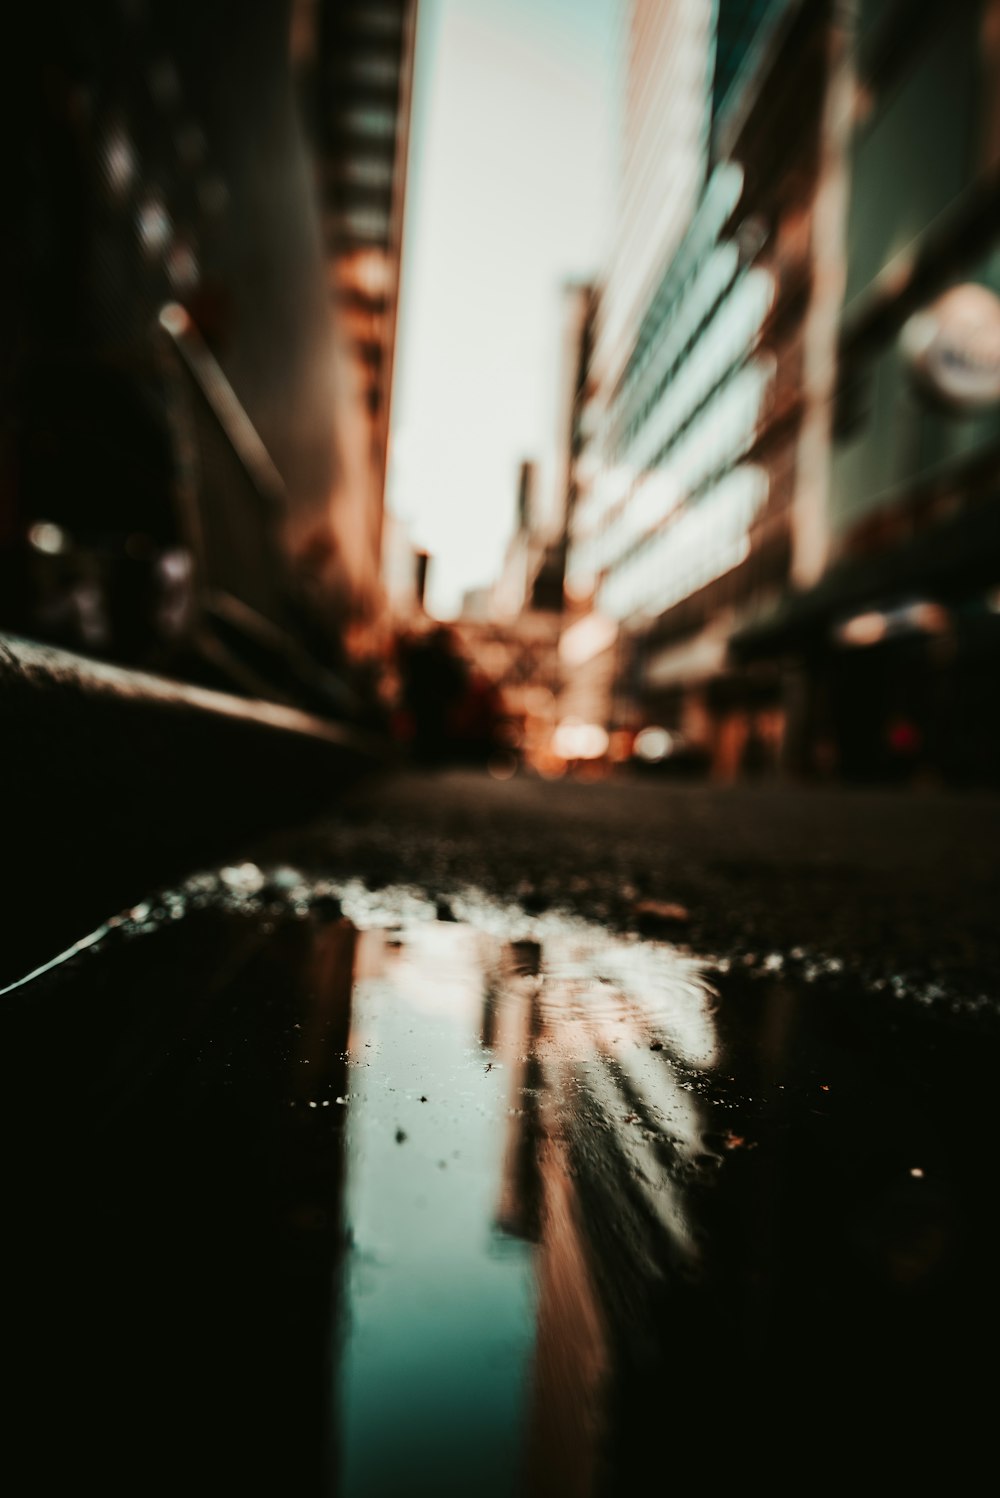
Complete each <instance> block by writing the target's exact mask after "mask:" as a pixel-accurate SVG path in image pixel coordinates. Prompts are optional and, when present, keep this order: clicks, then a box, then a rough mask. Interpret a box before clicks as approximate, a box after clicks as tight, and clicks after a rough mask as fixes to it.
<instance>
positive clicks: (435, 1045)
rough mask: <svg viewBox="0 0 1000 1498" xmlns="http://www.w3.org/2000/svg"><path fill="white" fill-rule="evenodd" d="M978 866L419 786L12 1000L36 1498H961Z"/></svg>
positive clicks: (917, 833) (984, 1219)
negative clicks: (808, 1495) (754, 1497)
mask: <svg viewBox="0 0 1000 1498" xmlns="http://www.w3.org/2000/svg"><path fill="white" fill-rule="evenodd" d="M998 834H1000V803H998V802H997V801H996V800H994V799H987V798H971V797H969V798H957V797H949V796H944V795H938V794H930V793H926V794H904V793H899V794H892V795H889V794H876V793H870V792H860V791H858V792H852V791H835V790H830V791H824V792H807V791H799V790H793V789H779V788H768V787H765V786H759V787H754V788H747V789H739V790H736V789H733V790H719V789H713V788H709V787H704V786H695V787H690V788H687V787H668V786H656V785H653V784H651V783H646V782H643V783H638V782H635V783H627V784H626V783H622V784H606V783H605V784H597V785H583V784H579V783H570V782H560V783H555V784H552V783H546V782H542V781H535V780H529V779H526V778H517V779H515V780H513V781H509V782H504V783H498V782H495V781H491V780H489V779H487V778H486V777H485V776H479V775H476V774H473V773H471V772H462V773H459V772H455V773H450V772H449V773H440V774H426V775H415V774H407V775H401V776H396V777H391V778H389V779H386V780H379V781H374V782H370V783H368V784H358V785H357V786H356V787H355V788H354V789H353V790H352V791H351V792H350V794H349V795H348V796H347V797H345V799H344V801H343V803H342V804H341V805H340V807H339V808H338V809H337V810H336V811H335V812H329V813H326V814H324V815H323V817H322V818H320V819H319V820H314V821H312V822H311V823H310V822H307V823H305V824H304V825H302V826H300V827H299V828H298V829H297V830H294V831H286V832H282V833H281V834H280V835H273V836H271V838H270V839H269V840H268V841H266V842H265V841H261V840H260V838H259V837H254V836H251V835H250V834H249V832H248V834H247V836H246V837H245V838H244V839H242V840H241V839H239V838H236V839H234V841H233V844H232V847H231V851H230V854H229V857H228V862H224V863H217V864H211V865H207V866H204V867H200V868H199V867H195V868H192V869H191V871H190V873H189V875H188V876H187V877H185V878H180V879H171V881H170V882H169V884H168V887H166V888H159V889H157V888H152V887H151V888H150V889H149V890H148V892H147V896H146V897H145V898H144V899H142V900H140V901H137V903H136V904H135V905H134V906H133V907H132V908H131V909H129V910H127V911H123V912H120V913H118V915H117V916H115V918H114V919H113V920H110V921H109V922H107V923H106V924H105V925H104V926H103V928H101V929H100V930H99V931H97V932H95V933H94V938H95V939H94V941H93V942H92V943H91V944H90V945H88V946H86V947H83V948H81V949H80V950H79V952H78V953H77V954H76V955H75V956H73V957H72V958H70V959H68V960H66V961H64V962H61V963H57V964H55V965H54V966H52V967H50V968H49V969H48V970H47V971H45V972H43V973H41V974H39V975H38V976H36V977H34V978H32V979H30V980H29V981H27V982H24V983H21V984H19V985H18V986H16V987H14V988H13V989H11V990H9V991H8V992H7V993H6V994H5V996H4V997H3V1000H2V1002H3V1003H4V1006H5V1008H4V1025H5V1042H6V1044H5V1046H4V1050H3V1052H2V1055H3V1068H4V1070H3V1078H2V1086H0V1106H2V1108H3V1110H4V1115H3V1120H2V1122H3V1128H2V1129H0V1139H2V1140H3V1142H4V1143H3V1159H2V1161H0V1167H2V1171H3V1176H2V1178H3V1180H4V1185H5V1203H6V1207H7V1223H6V1230H5V1236H6V1250H7V1268H6V1277H5V1296H4V1305H3V1314H4V1327H5V1341H4V1358H5V1362H6V1364H7V1367H6V1372H7V1375H8V1377H7V1386H8V1388H9V1389H11V1390H12V1391H13V1392H12V1394H11V1396H10V1397H9V1399H8V1404H7V1410H6V1429H5V1446H6V1450H7V1453H8V1465H9V1468H10V1471H11V1473H12V1474H13V1473H16V1474H17V1480H16V1482H15V1483H14V1487H15V1489H16V1490H17V1491H18V1492H19V1493H29V1492H30V1493H36V1492H37V1493H50V1492H54V1491H62V1490H67V1489H69V1488H70V1487H72V1488H73V1489H74V1490H75V1489H76V1488H77V1487H88V1488H94V1489H95V1490H99V1491H100V1492H102V1493H104V1494H109V1493H115V1494H119V1493H120V1494H126V1493H127V1494H129V1495H133V1494H146V1493H152V1492H157V1493H159V1492H170V1493H171V1494H175V1493H179V1492H183V1493H187V1494H199V1495H201V1494H205V1495H208V1494H211V1495H213V1498H214V1495H218V1494H228V1493H240V1494H245V1493H257V1492H260V1493H264V1494H269V1495H271V1494H273V1495H279V1494H280V1495H282V1498H284V1495H290V1498H291V1495H303V1498H306V1495H309V1498H312V1495H314V1494H315V1495H319V1494H343V1495H351V1498H355V1495H357V1498H369V1495H382V1494H385V1495H396V1494H406V1495H417V1494H434V1495H442V1494H456V1495H457V1494H461V1495H466V1494H472V1493H475V1494H506V1495H521V1494H525V1495H529V1494H530V1495H535V1494H543V1493H544V1494H546V1495H562V1494H566V1495H585V1494H594V1495H595V1498H596V1495H601V1498H614V1495H617V1494H619V1493H633V1492H639V1491H642V1492H648V1491H653V1492H659V1491H665V1490H667V1489H668V1488H671V1487H673V1488H676V1487H678V1486H679V1485H684V1486H686V1487H690V1486H691V1485H692V1484H697V1485H698V1488H699V1489H702V1490H705V1489H707V1490H709V1491H713V1492H714V1491H727V1492H728V1491H733V1490H736V1489H740V1490H742V1489H748V1490H749V1489H759V1488H761V1487H764V1488H765V1490H766V1491H768V1492H771V1493H775V1492H777V1493H781V1494H788V1495H792V1494H795V1495H799V1494H801V1493H803V1492H805V1491H812V1490H816V1489H818V1490H819V1491H823V1492H826V1491H830V1492H834V1491H836V1492H838V1493H842V1492H843V1491H845V1490H846V1486H847V1485H848V1484H850V1486H851V1487H852V1488H853V1487H855V1486H858V1485H861V1486H864V1487H866V1488H867V1487H868V1486H876V1485H877V1486H879V1487H884V1488H886V1489H888V1490H891V1491H899V1490H904V1489H909V1490H912V1491H918V1490H919V1491H925V1490H927V1489H928V1488H930V1487H931V1486H933V1487H938V1488H939V1487H941V1486H943V1485H946V1487H947V1489H948V1490H950V1491H962V1492H964V1491H966V1490H969V1489H971V1488H972V1487H973V1486H974V1485H978V1484H979V1483H980V1481H981V1480H982V1477H981V1474H982V1473H983V1472H988V1471H989V1470H990V1467H991V1464H992V1461H993V1446H994V1440H993V1420H994V1409H993V1406H994V1403H995V1400H994V1391H993V1376H992V1371H991V1360H992V1356H993V1348H994V1347H995V1345H996V1343H997V1337H998V1334H1000V1296H998V1288H997V1274H996V1252H995V1250H996V1241H997V1227H998V1220H997V1219H998V1214H997V1210H996V1206H995V1197H996V1165H995V1154H996V1151H995V1146H994V1144H993V1135H994V1133H995V1129H996V1114H995V1098H996V1076H997V1068H998V1064H1000V991H998V984H997V971H998V966H997V955H998V953H997V932H996V922H995V919H994V907H995V897H996V890H997V879H996V874H997V861H998V851H997V850H998V847H1000V840H998ZM108 914H109V915H111V914H112V912H108ZM83 934H84V933H83V932H82V931H81V935H83Z"/></svg>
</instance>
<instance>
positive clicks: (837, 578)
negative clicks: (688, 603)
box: [733, 0, 1000, 784]
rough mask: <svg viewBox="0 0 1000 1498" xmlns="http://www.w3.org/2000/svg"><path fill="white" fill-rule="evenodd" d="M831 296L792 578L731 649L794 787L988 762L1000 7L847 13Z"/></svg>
mask: <svg viewBox="0 0 1000 1498" xmlns="http://www.w3.org/2000/svg"><path fill="white" fill-rule="evenodd" d="M853 12H854V16H853V19H854V25H853V31H852V38H851V43H852V44H851V54H850V61H851V70H852V73H853V82H852V87H851V108H850V111H849V119H848V132H847V134H848V140H847V162H848V166H849V205H848V215H847V236H846V285H845V286H844V298H843V311H842V317H841V321H840V326H839V339H838V370H837V381H836V405H835V416H834V433H833V435H834V443H833V450H832V463H831V467H830V472H829V478H828V480H827V481H826V482H825V483H824V484H823V486H822V488H821V489H819V490H818V492H817V493H816V494H813V495H811V496H806V499H807V500H808V501H809V502H808V503H807V504H805V505H804V506H803V509H802V513H801V516H800V520H801V529H800V533H799V535H798V538H797V544H798V550H799V552H800V559H801V562H802V565H801V566H800V567H799V569H798V570H797V573H796V575H795V576H794V578H793V583H794V586H793V588H792V589H791V590H790V591H789V593H788V595H787V596H786V597H784V598H782V599H781V600H780V601H779V602H778V604H777V605H776V606H774V607H772V608H771V609H769V610H766V611H764V612H762V613H761V615H760V616H759V617H758V618H756V619H754V620H752V621H749V622H748V624H747V626H746V628H745V629H743V630H742V631H740V632H739V633H738V634H737V635H736V637H735V639H734V642H733V645H734V653H735V654H736V657H737V659H739V660H740V661H742V662H747V663H751V662H758V663H761V662H765V661H767V662H770V663H775V662H778V663H780V666H781V669H782V671H783V673H784V676H785V679H786V682H787V683H788V689H789V692H788V696H789V728H790V737H791V749H792V752H793V754H794V760H795V763H796V765H797V766H798V767H799V768H801V769H802V770H804V771H807V772H813V773H816V772H823V771H828V772H829V771H833V772H836V773H839V774H842V775H846V776H850V777H856V778H865V779H871V778H897V779H898V778H909V777H911V776H912V775H914V774H916V775H920V774H925V775H929V776H933V777H936V778H938V779H945V780H948V781H951V782H953V783H959V784H969V783H980V784H982V783H990V784H995V783H996V780H997V775H998V770H997V766H998V764H1000V711H998V708H997V700H996V692H995V685H994V684H995V681H996V676H997V670H998V668H1000V612H998V610H1000V504H998V500H1000V492H998V477H997V476H998V473H1000V295H998V294H1000V6H998V5H997V4H996V3H995V0H960V3H956V4H953V5H949V6H939V5H935V4H932V3H923V0H912V3H907V4H898V3H876V0H859V3H857V4H856V5H855V6H854V7H853Z"/></svg>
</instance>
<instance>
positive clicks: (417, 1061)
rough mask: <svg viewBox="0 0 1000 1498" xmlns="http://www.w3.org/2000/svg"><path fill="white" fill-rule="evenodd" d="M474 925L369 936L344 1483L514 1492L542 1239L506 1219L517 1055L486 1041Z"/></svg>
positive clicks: (345, 1359) (359, 1009) (363, 976)
mask: <svg viewBox="0 0 1000 1498" xmlns="http://www.w3.org/2000/svg"><path fill="white" fill-rule="evenodd" d="M484 943H486V944H487V945H490V946H492V945H494V943H493V941H492V939H491V938H488V937H484V936H482V935H481V934H477V933H476V932H475V931H473V930H471V929H470V928H469V927H467V926H461V925H458V924H445V923H427V924H424V925H422V926H418V927H416V928H411V930H410V931H409V932H408V935H407V941H406V944H405V946H394V945H393V944H392V941H391V939H390V938H388V937H387V936H386V935H385V934H384V933H382V932H378V931H370V932H367V933H365V934H364V935H363V936H362V938H361V943H360V950H359V954H358V968H357V974H358V982H357V986H356V990H355V996H354V1013H353V1023H352V1032H351V1041H350V1057H351V1066H350V1069H349V1078H350V1094H349V1096H348V1098H347V1100H346V1104H345V1106H346V1107H347V1108H348V1110H349V1114H348V1154H349V1162H350V1164H349V1169H348V1185H347V1201H346V1217H347V1223H348V1228H349V1232H350V1234H351V1238H352V1248H351V1253H350V1256H349V1268H348V1273H347V1281H346V1286H345V1304H344V1307H343V1311H344V1316H343V1341H342V1358H341V1368H340V1387H339V1399H340V1417H339V1421H338V1422H337V1424H338V1425H339V1443H340V1451H341V1458H340V1471H341V1481H340V1483H339V1485H338V1491H339V1492H341V1493H342V1494H343V1495H345V1498H361V1495H364V1498H372V1495H376V1494H381V1493H386V1494H389V1493H392V1494H397V1493H408V1494H413V1493H418V1492H431V1491H433V1492H434V1493H437V1494H444V1493H463V1494H466V1493H469V1492H471V1491H475V1492H476V1493H480V1494H494V1493H495V1494H507V1493H515V1492H516V1491H517V1486H518V1474H519V1468H520V1453H521V1447H522V1426H523V1423H524V1420H525V1413H526V1402H527V1398H528V1383H529V1378H530V1366H531V1359H532V1353H533V1346H534V1338H535V1331H534V1324H535V1304H534V1298H535V1292H534V1276H533V1270H532V1258H531V1252H532V1251H531V1248H530V1246H529V1245H528V1244H526V1243H524V1242H521V1241H519V1240H518V1239H516V1238H513V1237H510V1236H508V1235H506V1234H505V1233H503V1232H501V1231H500V1230H499V1229H498V1227H497V1226H496V1222H497V1218H498V1211H499V1204H500V1200H501V1195H502V1185H503V1182H502V1172H503V1166H504V1138H505V1127H506V1124H507V1114H508V1108H509V1097H508V1089H509V1086H510V1074H509V1069H508V1068H507V1066H506V1065H505V1064H504V1063H503V1062H502V1061H500V1060H498V1059H497V1058H496V1054H495V1052H493V1051H492V1050H491V1049H490V1048H489V1047H488V1046H487V1045H484V1044H483V1043H482V1039H481V1035H482V1023H481V1021H482V1011H483V999H484V995H483V957H484V952H483V947H484Z"/></svg>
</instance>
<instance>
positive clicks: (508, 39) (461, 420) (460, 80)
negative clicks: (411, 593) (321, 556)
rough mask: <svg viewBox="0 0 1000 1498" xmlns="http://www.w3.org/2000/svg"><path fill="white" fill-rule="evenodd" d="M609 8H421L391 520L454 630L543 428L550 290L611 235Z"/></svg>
mask: <svg viewBox="0 0 1000 1498" xmlns="http://www.w3.org/2000/svg"><path fill="white" fill-rule="evenodd" d="M617 16H618V4H617V0H419V31H418V41H417V54H416V73H415V80H414V99H413V120H412V140H411V152H410V168H409V171H410V176H409V181H408V188H407V192H408V197H407V210H406V211H407V219H406V231H405V232H406V239H405V243H404V261H403V280H402V290H401V304H400V327H399V344H398V354H397V367H396V385H395V393H394V397H393V399H394V412H393V437H392V449H391V459H390V476H389V489H388V505H389V508H390V509H392V510H393V511H394V513H395V514H397V515H398V516H400V518H401V519H403V520H404V521H405V522H406V523H407V525H408V526H409V527H410V530H411V534H412V537H413V540H414V541H415V542H416V544H417V545H419V546H424V547H426V549H427V550H428V551H429V552H430V553H431V556H432V560H431V564H430V571H429V579H428V595H427V605H428V608H429V610H430V612H431V613H432V614H435V615H437V616H438V617H439V618H449V617H452V616H453V615H454V614H456V613H457V612H458V609H459V606H460V604H461V596H462V593H463V591H464V590H465V589H466V588H470V587H477V586H479V585H480V584H483V583H489V582H492V581H493V579H494V578H495V577H496V576H497V574H498V572H499V568H500V563H501V560H502V557H503V552H504V548H505V546H506V543H507V540H508V539H509V537H510V534H511V530H512V527H513V520H514V501H515V489H516V482H517V472H518V466H519V464H520V462H521V459H522V458H531V457H535V458H539V459H542V460H544V457H545V449H546V447H547V445H548V444H549V443H550V441H551V432H552V429H553V428H554V414H553V411H554V401H555V380H556V368H557V326H558V305H559V302H558V298H559V287H560V284H561V283H562V281H564V280H566V279H571V278H580V277H589V276H591V275H593V274H594V273H595V272H596V271H597V270H598V269H599V267H600V265H601V263H602V260H603V256H604V253H605V245H606V240H607V236H608V234H609V231H610V227H611V225H610V219H611V212H610V201H611V178H612V150H613V138H614V137H613V126H612V121H613V117H614V109H615V102H614V99H615V89H614V59H615V56H616V48H617V36H618V25H619V23H618V19H617Z"/></svg>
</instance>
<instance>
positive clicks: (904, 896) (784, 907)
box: [272, 770, 1000, 1011]
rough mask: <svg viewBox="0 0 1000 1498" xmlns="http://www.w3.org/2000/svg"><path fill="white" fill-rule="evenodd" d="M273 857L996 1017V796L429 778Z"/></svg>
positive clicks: (346, 814)
mask: <svg viewBox="0 0 1000 1498" xmlns="http://www.w3.org/2000/svg"><path fill="white" fill-rule="evenodd" d="M272 846H273V848H274V849H275V850H276V851H280V850H281V848H282V847H283V846H287V847H288V848H289V849H290V850H292V851H294V853H295V855H296V857H297V858H298V859H299V860H300V861H303V862H304V863H306V864H307V865H309V866H312V867H315V868H318V869H322V870H337V871H339V872H341V873H342V874H343V875H345V876H360V877H363V878H364V879H365V880H366V881H367V882H368V883H369V884H370V885H372V886H378V885H379V884H386V885H389V884H400V883H406V882H412V883H414V884H416V885H417V886H419V887H421V888H424V889H427V890H428V891H429V892H431V893H435V892H436V893H439V894H440V895H442V896H445V897H447V896H448V895H450V894H454V893H456V892H460V891H462V890H463V888H466V887H468V886H472V887H474V888H477V889H480V890H484V891H486V892H488V893H489V894H491V895H492V896H494V897H496V898H498V899H501V900H503V901H509V902H513V903H515V904H516V905H519V906H521V907H523V908H525V909H527V910H528V911H531V912H539V911H542V910H553V909H555V910H564V911H567V912H571V913H574V914H577V915H582V916H584V917H586V918H587V919H590V920H594V921H597V922H600V923H603V924H606V925H608V926H610V927H611V928H612V929H615V930H620V931H639V932H641V933H645V934H647V935H650V936H659V937H664V938H669V939H671V940H674V941H676V942H680V943H682V944H683V945H685V946H686V947H687V948H688V949H690V950H691V951H693V952H695V953H698V954H701V955H706V954H714V955H717V956H727V957H730V958H732V959H733V960H737V961H739V960H744V959H748V958H750V959H753V958H760V959H764V958H766V957H767V956H768V955H769V954H771V953H775V952H777V953H780V954H781V955H782V956H783V957H784V959H785V960H786V961H791V962H792V963H793V964H794V962H795V961H796V958H795V957H794V956H791V955H790V954H793V953H795V952H797V951H801V952H803V953H804V957H803V959H801V960H802V961H804V962H805V964H806V965H808V964H809V962H810V960H811V959H813V958H816V959H817V960H819V959H822V960H825V959H831V958H832V959H834V960H836V961H839V962H842V963H843V964H844V965H845V967H847V968H849V969H850V970H851V971H852V972H853V973H856V974H859V975H861V974H864V975H865V977H866V978H867V979H870V980H874V981H876V982H877V981H878V980H879V979H882V980H884V981H886V982H888V983H890V984H893V985H895V986H896V987H898V988H905V990H906V992H908V993H910V994H911V995H914V994H918V993H919V994H924V995H925V996H926V995H927V994H928V993H930V994H931V995H933V994H936V993H937V992H938V991H939V990H940V991H941V993H942V995H943V996H945V998H946V1001H947V1000H948V999H952V1000H954V1002H955V1003H956V1004H957V1005H959V1006H961V1007H969V1006H970V1005H971V1006H973V1007H975V1006H976V1005H977V1004H979V1006H980V1007H981V1008H983V1009H984V1011H988V1010H990V1009H991V1008H993V1007H994V1004H995V1001H996V998H997V982H998V978H1000V922H998V920H997V897H998V894H1000V796H997V795H983V794H968V795H960V794H956V793H951V792H943V791H931V790H928V791H908V790H898V791H896V790H878V789H867V788H866V789H852V788H845V787H830V788H828V789H814V788H807V787H799V786H790V785H778V784H767V783H761V784H751V785H744V786H739V787H717V786H712V785H707V784H704V783H694V784H685V783H678V782H670V781H667V780H663V779H660V780H657V779H652V778H651V779H642V778H639V779H628V780H616V781H607V782H599V783H596V784H594V783H591V784H588V783H581V782H579V781H572V780H561V781H556V782H552V781H544V780H540V779H536V778H531V777H526V776H519V777H517V778H515V779H514V780H511V781H506V782H502V783H498V782H496V781H493V780H491V779H489V777H487V776H485V775H483V774H482V773H479V772H477V771H475V770H444V771H438V772H428V773H424V774H419V773H411V774H404V775H396V776H393V777H388V778H386V779H378V780H376V781H374V782H373V783H372V784H371V785H369V786H368V787H362V788H359V790H358V791H357V792H355V793H354V794H353V795H352V796H350V797H349V799H348V800H347V803H346V804H345V805H344V806H343V807H341V808H338V810H337V812H336V814H335V815H334V816H333V817H331V818H329V819H324V820H322V821H321V822H320V823H318V824H317V825H316V826H315V827H314V828H312V829H306V830H304V832H302V833H298V834H296V835H295V836H294V837H293V838H292V839H290V840H289V839H283V838H278V839H276V840H275V842H274V843H273V845H272ZM670 906H679V907H681V909H679V910H676V911H671V910H669V909H664V908H662V907H670ZM751 965H752V964H751ZM980 1001H981V1002H980Z"/></svg>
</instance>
